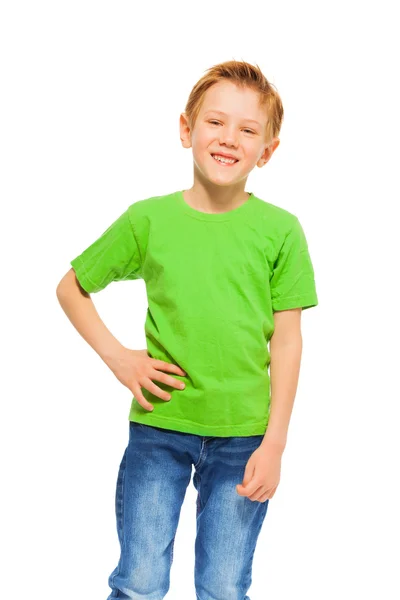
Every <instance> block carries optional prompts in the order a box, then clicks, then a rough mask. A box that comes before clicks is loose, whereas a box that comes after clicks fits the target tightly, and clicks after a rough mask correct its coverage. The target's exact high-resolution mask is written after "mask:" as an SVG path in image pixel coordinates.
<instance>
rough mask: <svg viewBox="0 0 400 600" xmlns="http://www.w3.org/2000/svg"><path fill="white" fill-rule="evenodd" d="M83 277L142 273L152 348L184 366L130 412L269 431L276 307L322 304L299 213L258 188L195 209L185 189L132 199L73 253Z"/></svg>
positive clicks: (223, 430)
mask: <svg viewBox="0 0 400 600" xmlns="http://www.w3.org/2000/svg"><path fill="white" fill-rule="evenodd" d="M70 264H71V265H72V267H73V268H74V270H75V272H76V276H77V279H78V281H79V282H80V284H81V286H82V287H83V288H84V289H85V290H86V291H87V292H88V293H93V292H98V291H100V290H102V289H104V288H105V287H106V286H107V285H108V284H109V283H110V282H112V281H121V280H129V279H139V278H140V279H143V280H144V282H145V285H146V292H147V299H148V310H147V316H146V321H145V333H146V341H147V350H148V354H149V356H151V357H153V358H157V359H159V360H163V361H167V362H169V363H174V364H177V365H179V366H180V367H181V368H182V369H183V370H184V371H185V372H186V373H187V375H186V376H185V377H183V376H180V375H176V374H172V376H173V377H175V378H176V379H179V380H183V381H184V382H185V383H186V388H185V389H184V390H177V389H175V388H173V387H170V386H167V385H165V384H163V383H161V382H160V381H158V380H153V381H154V383H155V384H156V385H157V386H159V387H160V388H161V389H163V390H167V391H168V392H170V393H171V394H172V398H171V400H170V401H169V402H165V401H164V400H162V399H161V398H158V396H155V395H153V394H152V393H150V392H149V391H148V390H146V389H145V388H142V392H143V395H144V396H145V397H146V399H147V400H149V402H151V404H153V405H154V410H153V411H152V412H150V411H147V410H146V409H144V408H142V406H141V405H140V404H139V403H138V402H137V400H136V399H135V398H134V397H133V399H132V404H131V408H130V413H129V420H131V421H136V422H138V423H142V424H146V425H153V426H155V427H161V428H166V429H173V430H175V431H180V432H186V433H192V434H197V435H202V436H227V437H231V436H251V435H262V434H264V433H265V431H266V428H267V424H268V418H269V413H270V377H269V372H268V369H269V365H270V353H269V348H268V342H269V340H270V338H271V336H272V334H273V331H274V318H273V312H274V311H278V310H286V309H291V308H300V307H302V308H303V310H304V309H306V308H310V307H312V306H316V305H317V304H318V299H317V293H316V287H315V281H314V270H313V266H312V263H311V259H310V255H309V251H308V246H307V241H306V238H305V235H304V231H303V229H302V226H301V225H300V222H299V220H298V218H297V217H296V216H295V215H293V214H292V213H290V212H288V211H286V210H284V209H283V208H280V207H278V206H275V205H273V204H270V203H268V202H265V201H263V200H261V199H259V198H257V197H256V196H254V194H251V195H250V196H249V198H248V200H247V201H246V202H245V203H244V204H242V205H241V206H239V207H238V208H236V209H234V210H230V211H227V212H224V213H218V214H209V213H203V212H200V211H198V210H195V209H194V208H192V207H191V206H189V204H187V202H186V201H185V200H184V197H183V193H182V191H178V192H174V193H172V194H168V195H164V196H157V197H152V198H146V199H145V200H139V201H136V202H135V203H133V204H131V205H130V206H129V207H128V208H127V209H126V211H125V212H124V213H123V214H122V215H121V216H119V217H118V218H117V219H116V220H115V221H114V222H113V223H112V224H111V225H110V226H109V227H108V229H107V230H106V231H105V232H104V233H103V234H102V235H101V236H100V237H99V238H98V239H97V240H96V241H94V243H92V245H91V246H89V247H88V248H87V249H86V250H84V251H83V252H82V254H80V255H79V256H77V257H76V258H75V259H74V260H72V261H71V263H70Z"/></svg>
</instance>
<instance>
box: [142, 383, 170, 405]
mask: <svg viewBox="0 0 400 600" xmlns="http://www.w3.org/2000/svg"><path fill="white" fill-rule="evenodd" d="M140 385H141V386H142V387H144V388H146V390H149V392H151V393H152V394H154V395H155V396H158V397H159V398H161V400H171V394H169V393H168V392H165V391H164V390H162V389H161V388H160V387H158V385H156V384H155V383H153V382H152V380H151V379H149V378H148V377H146V378H144V379H143V380H142V381H141V382H140Z"/></svg>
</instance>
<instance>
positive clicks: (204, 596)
mask: <svg viewBox="0 0 400 600" xmlns="http://www.w3.org/2000/svg"><path fill="white" fill-rule="evenodd" d="M262 439H263V436H262V435H255V436H250V437H203V436H199V435H193V434H190V433H181V432H179V431H173V430H170V429H162V428H160V427H154V426H149V425H142V424H140V423H135V422H133V421H130V422H129V442H128V446H127V448H126V450H125V452H124V455H123V457H122V461H121V464H120V467H119V472H118V479H117V489H116V496H115V510H116V521H117V532H118V538H119V542H120V546H121V555H120V558H119V562H118V565H117V567H116V568H115V569H114V571H113V572H112V573H111V575H110V576H109V578H108V584H109V586H110V588H111V590H112V592H111V594H110V595H109V596H108V599H107V600H112V599H113V598H120V599H121V600H128V599H130V600H162V598H164V597H165V595H166V594H167V592H168V590H169V587H170V569H171V566H172V560H173V547H174V541H175V534H176V530H177V527H178V521H179V516H180V512H181V507H182V504H183V500H184V498H185V493H186V488H187V487H188V485H189V483H190V479H191V475H192V465H194V475H193V485H194V487H195V489H196V490H197V502H196V509H197V512H196V532H197V533H196V540H195V564H194V584H195V588H196V596H197V599H198V600H250V598H249V596H247V595H246V592H247V590H248V589H249V587H250V584H251V581H252V576H251V571H252V563H253V555H254V551H255V547H256V543H257V539H258V536H259V533H260V530H261V526H262V524H263V521H264V517H265V515H266V512H267V507H268V503H269V500H268V499H267V500H265V501H264V502H260V501H257V500H250V498H248V497H246V496H240V495H239V494H238V493H237V491H236V485H237V484H238V483H242V480H243V476H244V471H245V468H246V464H247V461H248V459H249V458H250V456H251V454H252V453H253V452H254V451H255V450H256V449H257V448H258V447H259V446H260V444H261V442H262Z"/></svg>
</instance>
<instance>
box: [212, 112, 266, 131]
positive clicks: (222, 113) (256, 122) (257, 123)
mask: <svg viewBox="0 0 400 600" xmlns="http://www.w3.org/2000/svg"><path fill="white" fill-rule="evenodd" d="M208 113H218V114H219V115H222V116H223V117H226V116H227V115H226V113H224V112H222V110H208V111H207V112H206V113H205V115H208ZM243 121H248V122H249V123H255V124H256V125H259V126H260V127H261V123H259V122H258V121H255V120H254V119H243Z"/></svg>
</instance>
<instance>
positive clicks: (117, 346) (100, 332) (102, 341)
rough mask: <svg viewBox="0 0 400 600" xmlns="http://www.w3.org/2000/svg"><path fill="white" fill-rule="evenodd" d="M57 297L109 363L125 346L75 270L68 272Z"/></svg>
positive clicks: (85, 337)
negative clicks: (76, 275)
mask: <svg viewBox="0 0 400 600" xmlns="http://www.w3.org/2000/svg"><path fill="white" fill-rule="evenodd" d="M57 298H58V301H59V303H60V305H61V308H62V309H63V311H64V312H65V314H66V315H67V317H68V319H69V320H70V321H71V323H72V325H73V326H74V327H75V329H76V330H77V331H78V333H79V334H80V335H81V336H82V337H83V339H84V340H85V341H86V342H87V343H88V344H89V345H90V346H91V347H92V348H93V350H94V351H95V352H97V354H98V355H99V356H100V358H101V359H102V360H103V361H104V362H105V363H106V364H107V365H109V364H110V363H111V362H112V360H113V359H114V358H115V357H116V356H117V355H118V354H119V353H120V352H121V350H123V348H124V347H123V345H122V344H121V343H120V342H119V341H118V340H117V339H116V338H115V337H114V336H113V335H112V333H111V332H110V331H109V329H107V327H106V325H105V324H104V322H103V321H102V320H101V318H100V315H99V313H98V312H97V310H96V307H95V305H94V304H93V301H92V299H91V297H90V294H87V293H86V292H85V291H84V290H83V289H82V288H81V287H80V286H79V283H78V281H77V280H76V279H75V273H74V272H73V271H71V272H68V273H67V275H66V276H65V277H64V278H63V279H62V280H61V282H60V283H59V285H58V287H57Z"/></svg>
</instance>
